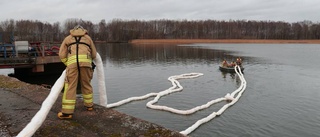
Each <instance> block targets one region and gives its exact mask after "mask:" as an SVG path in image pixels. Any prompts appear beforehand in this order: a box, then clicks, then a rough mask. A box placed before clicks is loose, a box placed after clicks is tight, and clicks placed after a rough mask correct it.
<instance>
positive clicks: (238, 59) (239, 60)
mask: <svg viewBox="0 0 320 137" xmlns="http://www.w3.org/2000/svg"><path fill="white" fill-rule="evenodd" d="M236 63H237V65H239V66H240V67H241V65H242V59H241V58H240V57H238V58H237V61H236Z"/></svg>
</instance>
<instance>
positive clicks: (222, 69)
mask: <svg viewBox="0 0 320 137" xmlns="http://www.w3.org/2000/svg"><path fill="white" fill-rule="evenodd" d="M219 70H220V71H222V72H229V73H236V71H235V70H234V67H222V66H219ZM243 70H244V67H241V72H243Z"/></svg>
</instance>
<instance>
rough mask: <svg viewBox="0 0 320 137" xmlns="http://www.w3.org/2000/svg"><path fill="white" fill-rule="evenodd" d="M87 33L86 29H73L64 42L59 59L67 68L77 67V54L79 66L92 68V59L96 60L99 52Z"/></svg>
mask: <svg viewBox="0 0 320 137" xmlns="http://www.w3.org/2000/svg"><path fill="white" fill-rule="evenodd" d="M86 33H87V31H86V30H85V29H81V28H78V29H72V30H70V35H69V36H67V37H66V38H65V39H64V41H63V42H62V44H61V46H60V50H59V57H60V59H61V61H62V62H63V63H64V64H65V65H66V66H67V67H69V68H73V67H77V56H76V55H77V52H78V62H79V66H80V67H91V63H92V59H95V58H96V55H97V50H96V48H95V46H94V44H93V41H92V39H91V38H90V37H89V36H88V35H87V34H86ZM77 41H78V42H77ZM77 46H78V49H77ZM77 50H78V51H77Z"/></svg>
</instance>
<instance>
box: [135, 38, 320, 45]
mask: <svg viewBox="0 0 320 137" xmlns="http://www.w3.org/2000/svg"><path fill="white" fill-rule="evenodd" d="M129 43H132V44H192V43H265V44H286V43H297V44H298V43H301V44H320V40H258V39H134V40H131V41H129Z"/></svg>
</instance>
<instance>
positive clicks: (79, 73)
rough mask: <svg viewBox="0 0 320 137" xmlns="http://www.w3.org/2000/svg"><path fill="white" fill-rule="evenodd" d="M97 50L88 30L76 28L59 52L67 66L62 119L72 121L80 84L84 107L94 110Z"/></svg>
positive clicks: (59, 115) (60, 115)
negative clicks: (94, 66) (92, 82)
mask: <svg viewBox="0 0 320 137" xmlns="http://www.w3.org/2000/svg"><path fill="white" fill-rule="evenodd" d="M96 55H97V50H96V47H95V45H94V44H93V41H92V39H91V37H90V36H88V33H87V30H85V29H84V28H83V27H81V26H79V25H78V26H76V27H75V28H74V29H72V30H70V35H69V36H67V37H66V38H65V39H64V40H63V42H62V44H61V46H60V50H59V57H60V59H61V61H62V62H63V63H64V64H65V65H66V79H65V84H64V93H63V97H62V109H61V112H59V113H58V118H60V119H71V118H72V115H73V112H74V109H75V103H76V90H77V86H78V82H79V83H80V84H81V92H82V96H83V101H84V106H85V107H86V109H87V110H88V111H92V110H93V92H92V85H91V79H92V76H93V68H92V63H93V62H92V60H93V59H95V58H96Z"/></svg>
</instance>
